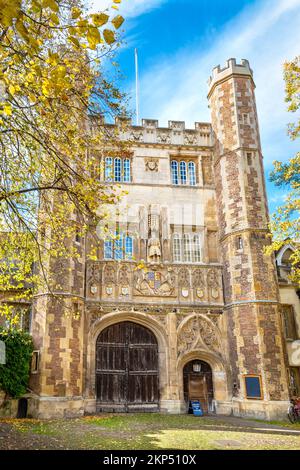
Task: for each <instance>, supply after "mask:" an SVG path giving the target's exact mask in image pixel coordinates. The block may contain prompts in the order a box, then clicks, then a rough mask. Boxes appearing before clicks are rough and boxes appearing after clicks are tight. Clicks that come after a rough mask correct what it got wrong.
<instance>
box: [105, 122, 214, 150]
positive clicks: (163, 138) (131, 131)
mask: <svg viewBox="0 0 300 470" xmlns="http://www.w3.org/2000/svg"><path fill="white" fill-rule="evenodd" d="M100 119H101V118H100ZM102 122H103V124H104V125H105V126H107V127H108V128H109V127H111V128H114V127H117V128H118V129H119V131H120V132H119V137H120V138H121V139H122V140H128V141H131V142H133V143H136V144H160V145H177V146H178V145H179V146H183V145H184V146H201V147H211V146H212V131H211V124H210V123H208V122H195V128H194V129H188V128H187V129H186V127H185V122H184V121H168V127H160V126H159V122H158V120H156V119H142V124H141V125H139V126H137V125H134V124H133V123H132V119H131V118H129V117H127V116H118V117H116V119H115V123H114V124H111V123H110V124H109V123H105V122H104V121H102ZM122 125H123V126H122Z"/></svg>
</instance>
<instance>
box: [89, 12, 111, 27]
mask: <svg viewBox="0 0 300 470" xmlns="http://www.w3.org/2000/svg"><path fill="white" fill-rule="evenodd" d="M108 20H109V16H108V15H106V14H105V13H95V14H94V15H92V21H93V23H94V25H95V26H103V25H104V24H106V23H107V22H108Z"/></svg>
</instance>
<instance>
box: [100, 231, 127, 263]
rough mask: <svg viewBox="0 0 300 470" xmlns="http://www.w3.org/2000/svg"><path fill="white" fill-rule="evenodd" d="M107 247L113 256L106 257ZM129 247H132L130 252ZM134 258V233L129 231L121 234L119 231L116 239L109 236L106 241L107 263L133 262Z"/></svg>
mask: <svg viewBox="0 0 300 470" xmlns="http://www.w3.org/2000/svg"><path fill="white" fill-rule="evenodd" d="M129 240H130V243H129ZM120 242H121V243H120ZM106 246H107V247H108V249H109V251H110V252H111V256H106V253H107V252H106ZM129 247H131V250H130V251H129ZM116 253H117V255H116ZM120 253H121V254H120ZM133 258H134V236H133V234H132V233H130V232H128V231H125V232H119V231H118V230H117V231H116V235H115V236H114V237H113V236H109V237H107V238H106V239H105V240H104V249H103V259H104V260H105V261H133Z"/></svg>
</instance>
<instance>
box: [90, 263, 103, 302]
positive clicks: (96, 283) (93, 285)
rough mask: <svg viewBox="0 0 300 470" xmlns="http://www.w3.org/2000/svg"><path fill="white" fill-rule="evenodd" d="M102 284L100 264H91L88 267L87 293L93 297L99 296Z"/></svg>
mask: <svg viewBox="0 0 300 470" xmlns="http://www.w3.org/2000/svg"><path fill="white" fill-rule="evenodd" d="M100 283H101V267H100V264H99V263H92V264H89V265H88V267H87V292H88V294H91V295H92V296H99V293H100V292H99V290H100Z"/></svg>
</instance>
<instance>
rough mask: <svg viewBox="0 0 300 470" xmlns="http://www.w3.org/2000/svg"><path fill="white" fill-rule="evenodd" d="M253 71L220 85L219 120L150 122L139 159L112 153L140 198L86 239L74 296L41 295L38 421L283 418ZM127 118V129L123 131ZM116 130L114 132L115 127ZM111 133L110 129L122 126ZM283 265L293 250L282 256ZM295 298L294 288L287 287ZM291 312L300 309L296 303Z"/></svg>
mask: <svg viewBox="0 0 300 470" xmlns="http://www.w3.org/2000/svg"><path fill="white" fill-rule="evenodd" d="M254 89H255V85H254V81H253V73H252V70H251V69H250V66H249V63H248V61H246V60H243V61H242V63H241V64H237V63H236V61H235V60H234V59H230V60H229V61H228V62H227V65H226V66H225V68H223V69H221V68H220V67H217V68H215V69H214V70H213V75H212V77H211V78H210V82H209V93H208V99H209V104H210V109H211V123H202V122H197V123H196V124H195V128H194V129H186V128H185V123H184V122H178V121H169V125H168V127H167V128H161V127H159V125H158V122H157V121H155V120H148V119H145V120H143V121H142V125H141V126H132V125H130V126H129V128H128V129H127V130H126V132H124V133H123V134H122V132H121V138H123V139H125V140H129V141H130V142H131V143H132V145H131V150H132V153H131V155H130V156H129V157H126V158H124V159H122V158H119V157H118V158H112V157H104V159H103V162H102V163H103V174H102V175H101V178H102V179H103V181H104V182H107V183H110V184H111V183H112V182H116V183H118V184H120V185H121V187H122V188H125V189H126V190H127V193H128V194H127V195H126V196H125V197H124V200H123V202H122V204H123V206H122V210H119V212H118V214H117V215H116V217H115V220H114V222H115V223H116V226H115V234H116V237H113V236H110V237H106V238H105V239H103V237H102V238H101V237H99V246H98V253H97V261H87V259H86V252H87V250H88V246H89V239H88V237H86V239H85V240H83V239H81V240H74V243H77V244H78V247H79V251H80V254H81V257H80V259H79V260H72V261H69V266H68V267H69V271H68V272H69V274H68V276H66V277H65V278H64V286H63V291H62V292H60V294H61V295H62V296H63V298H64V303H65V305H66V306H68V307H70V310H74V311H76V312H78V313H79V314H78V315H67V314H65V312H64V309H63V307H62V302H61V300H55V299H53V298H52V297H50V296H48V295H47V293H46V292H41V293H40V294H39V295H38V296H36V298H35V299H34V305H33V314H32V321H31V332H32V335H33V338H34V342H35V348H36V352H35V354H36V356H37V357H38V359H39V360H38V365H37V366H36V368H35V370H33V371H32V376H31V389H32V391H33V393H34V395H33V396H34V400H33V405H31V406H32V414H34V415H35V416H39V417H59V416H78V415H82V414H84V413H96V412H101V411H124V412H128V411H152V412H154V411H160V412H166V413H185V412H187V409H188V404H189V401H190V400H191V399H194V398H195V399H196V398H197V399H199V400H200V401H201V402H202V405H203V408H204V410H205V411H208V412H211V413H218V414H227V415H228V414H231V413H233V414H234V415H237V416H255V417H260V418H275V417H280V416H282V415H283V414H284V413H285V412H286V409H287V403H288V399H289V390H290V388H291V383H290V380H291V376H290V372H291V369H293V374H294V382H293V384H294V386H297V387H298V386H299V365H298V366H297V364H296V365H295V364H292V363H291V359H290V355H289V352H288V350H287V345H286V341H285V338H284V331H283V324H282V316H281V308H282V305H283V304H284V305H285V306H286V305H287V304H288V306H289V307H291V308H292V309H293V315H294V322H295V323H294V328H295V333H294V334H295V335H296V336H295V337H294V338H293V340H296V339H297V338H299V333H300V331H299V328H300V312H299V299H298V297H297V295H296V294H295V289H294V287H293V286H290V292H292V294H291V295H290V296H286V295H285V296H284V299H283V301H282V304H281V303H280V301H281V300H280V299H281V298H282V295H281V297H280V294H279V287H280V284H279V281H278V277H277V273H276V266H275V260H274V259H273V258H271V257H268V256H266V255H265V254H264V246H265V245H266V244H267V243H268V238H267V222H268V210H267V200H266V192H265V183H264V171H263V158H262V150H261V145H260V137H259V126H258V120H257V112H256V104H255V95H254ZM120 122H121V120H117V121H116V123H115V126H119V125H120ZM111 126H112V125H111ZM108 127H109V125H108ZM281 256H282V254H281ZM286 292H287V291H286ZM289 304H291V305H289Z"/></svg>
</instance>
